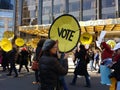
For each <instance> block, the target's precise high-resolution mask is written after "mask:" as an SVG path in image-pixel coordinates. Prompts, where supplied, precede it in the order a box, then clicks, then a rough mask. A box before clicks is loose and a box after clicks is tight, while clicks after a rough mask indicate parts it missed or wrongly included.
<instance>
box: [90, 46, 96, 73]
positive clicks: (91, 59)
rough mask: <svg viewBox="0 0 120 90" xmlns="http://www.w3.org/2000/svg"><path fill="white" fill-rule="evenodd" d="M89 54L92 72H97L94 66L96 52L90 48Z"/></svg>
mask: <svg viewBox="0 0 120 90" xmlns="http://www.w3.org/2000/svg"><path fill="white" fill-rule="evenodd" d="M88 54H89V58H90V70H91V71H93V70H96V68H95V67H94V66H93V64H94V51H93V50H92V48H90V49H89V50H88Z"/></svg>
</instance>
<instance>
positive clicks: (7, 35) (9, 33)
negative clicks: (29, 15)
mask: <svg viewBox="0 0 120 90" xmlns="http://www.w3.org/2000/svg"><path fill="white" fill-rule="evenodd" d="M3 38H7V39H13V38H14V32H13V31H5V32H4V33H3Z"/></svg>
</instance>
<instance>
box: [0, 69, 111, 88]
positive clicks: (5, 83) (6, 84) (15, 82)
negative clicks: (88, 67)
mask: <svg viewBox="0 0 120 90" xmlns="http://www.w3.org/2000/svg"><path fill="white" fill-rule="evenodd" d="M7 73H8V71H5V72H2V68H1V67H0V90H38V87H39V86H40V85H33V84H32V81H34V72H33V71H32V70H30V72H29V73H28V72H27V71H26V69H25V68H22V71H21V73H20V74H19V77H17V78H14V72H13V74H12V76H6V74H7ZM89 74H90V76H91V88H87V87H84V85H85V78H84V77H83V76H79V77H78V79H77V82H76V85H75V86H71V85H70V84H69V83H70V82H71V81H72V78H73V73H72V72H69V73H68V74H67V75H66V76H65V79H66V83H67V86H68V89H69V90H102V89H103V90H109V86H107V85H102V84H101V83H100V74H98V73H97V72H95V71H93V72H91V71H89ZM39 90H40V89H39Z"/></svg>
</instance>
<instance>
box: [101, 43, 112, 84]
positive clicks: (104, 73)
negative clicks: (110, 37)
mask: <svg viewBox="0 0 120 90" xmlns="http://www.w3.org/2000/svg"><path fill="white" fill-rule="evenodd" d="M101 49H102V52H101V65H100V73H101V83H102V84H106V85H110V84H111V82H110V79H109V78H108V75H109V74H110V73H111V71H110V69H109V68H108V65H110V64H112V55H113V52H114V51H113V50H111V48H110V46H109V45H108V44H106V42H102V43H101Z"/></svg>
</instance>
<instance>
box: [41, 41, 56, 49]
mask: <svg viewBox="0 0 120 90" xmlns="http://www.w3.org/2000/svg"><path fill="white" fill-rule="evenodd" d="M55 44H56V41H54V40H51V39H47V40H45V42H44V44H43V47H42V51H47V50H50V49H51V48H52V47H53V46H54V45H55Z"/></svg>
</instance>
